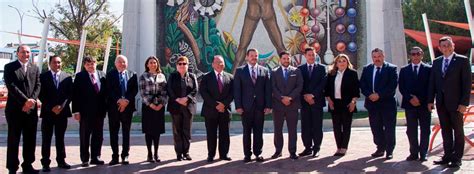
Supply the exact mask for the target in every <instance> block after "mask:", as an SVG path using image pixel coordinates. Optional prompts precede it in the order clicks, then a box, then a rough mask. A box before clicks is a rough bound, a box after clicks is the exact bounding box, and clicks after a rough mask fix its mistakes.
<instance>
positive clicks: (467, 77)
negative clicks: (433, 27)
mask: <svg viewBox="0 0 474 174" xmlns="http://www.w3.org/2000/svg"><path fill="white" fill-rule="evenodd" d="M438 49H439V50H440V51H441V53H443V55H442V56H440V57H438V58H436V60H434V61H433V67H432V70H431V76H430V84H429V88H428V109H429V110H432V109H433V106H434V104H433V101H434V99H436V111H437V112H438V117H439V123H440V124H441V135H442V136H443V149H444V155H443V157H442V158H441V160H440V161H435V162H434V163H435V164H438V165H445V164H448V166H449V167H455V168H456V167H460V166H461V158H462V156H463V151H464V129H463V127H464V124H463V113H464V112H465V111H466V108H467V106H468V105H469V97H470V94H471V66H470V63H469V59H467V58H466V57H465V56H462V55H459V54H456V53H455V52H454V43H453V40H452V39H451V37H447V36H446V37H442V38H441V39H440V40H439V47H438Z"/></svg>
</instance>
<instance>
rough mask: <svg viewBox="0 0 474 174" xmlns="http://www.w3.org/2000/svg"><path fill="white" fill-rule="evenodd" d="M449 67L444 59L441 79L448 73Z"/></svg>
mask: <svg viewBox="0 0 474 174" xmlns="http://www.w3.org/2000/svg"><path fill="white" fill-rule="evenodd" d="M448 66H449V59H446V58H445V59H444V66H443V77H444V76H445V75H446V71H448Z"/></svg>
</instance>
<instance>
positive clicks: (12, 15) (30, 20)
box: [0, 0, 124, 47]
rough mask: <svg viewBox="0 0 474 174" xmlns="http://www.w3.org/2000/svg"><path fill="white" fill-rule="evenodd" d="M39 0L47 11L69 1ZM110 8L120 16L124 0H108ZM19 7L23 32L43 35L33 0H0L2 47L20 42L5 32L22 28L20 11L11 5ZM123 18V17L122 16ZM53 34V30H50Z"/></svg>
mask: <svg viewBox="0 0 474 174" xmlns="http://www.w3.org/2000/svg"><path fill="white" fill-rule="evenodd" d="M33 1H34V2H35V3H36V2H38V7H39V9H44V10H45V11H46V13H47V12H48V11H49V10H50V9H52V8H54V5H55V4H56V3H61V4H63V3H65V4H66V3H67V0H33ZM108 1H109V5H110V8H109V10H110V11H111V12H112V13H113V14H114V15H115V16H120V15H121V14H122V13H123V4H124V2H123V1H124V0H108ZM8 5H10V6H13V7H16V8H18V10H20V14H21V13H25V15H24V16H23V34H29V35H35V36H41V32H42V29H43V24H42V23H40V22H39V20H38V19H36V18H34V16H35V14H34V13H33V9H34V7H33V4H32V0H0V47H5V46H6V44H7V43H18V36H17V35H15V34H10V33H4V32H5V31H6V32H15V33H16V32H18V31H19V30H20V26H21V22H20V16H19V15H18V12H17V11H16V10H15V9H14V8H11V7H9V6H8ZM122 19H123V18H122ZM122 19H120V21H119V23H117V25H118V28H120V29H122ZM50 36H51V32H50ZM39 41H40V39H36V38H28V37H22V42H23V43H38V42H39Z"/></svg>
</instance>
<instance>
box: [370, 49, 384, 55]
mask: <svg viewBox="0 0 474 174" xmlns="http://www.w3.org/2000/svg"><path fill="white" fill-rule="evenodd" d="M375 52H377V53H382V54H384V53H383V50H382V49H380V48H375V49H373V50H372V54H374V53H375Z"/></svg>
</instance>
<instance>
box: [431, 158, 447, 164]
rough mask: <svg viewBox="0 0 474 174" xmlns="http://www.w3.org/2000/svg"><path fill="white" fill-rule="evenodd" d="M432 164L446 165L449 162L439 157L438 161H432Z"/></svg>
mask: <svg viewBox="0 0 474 174" xmlns="http://www.w3.org/2000/svg"><path fill="white" fill-rule="evenodd" d="M433 164H435V165H447V164H449V161H448V160H444V159H441V160H439V161H433Z"/></svg>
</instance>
